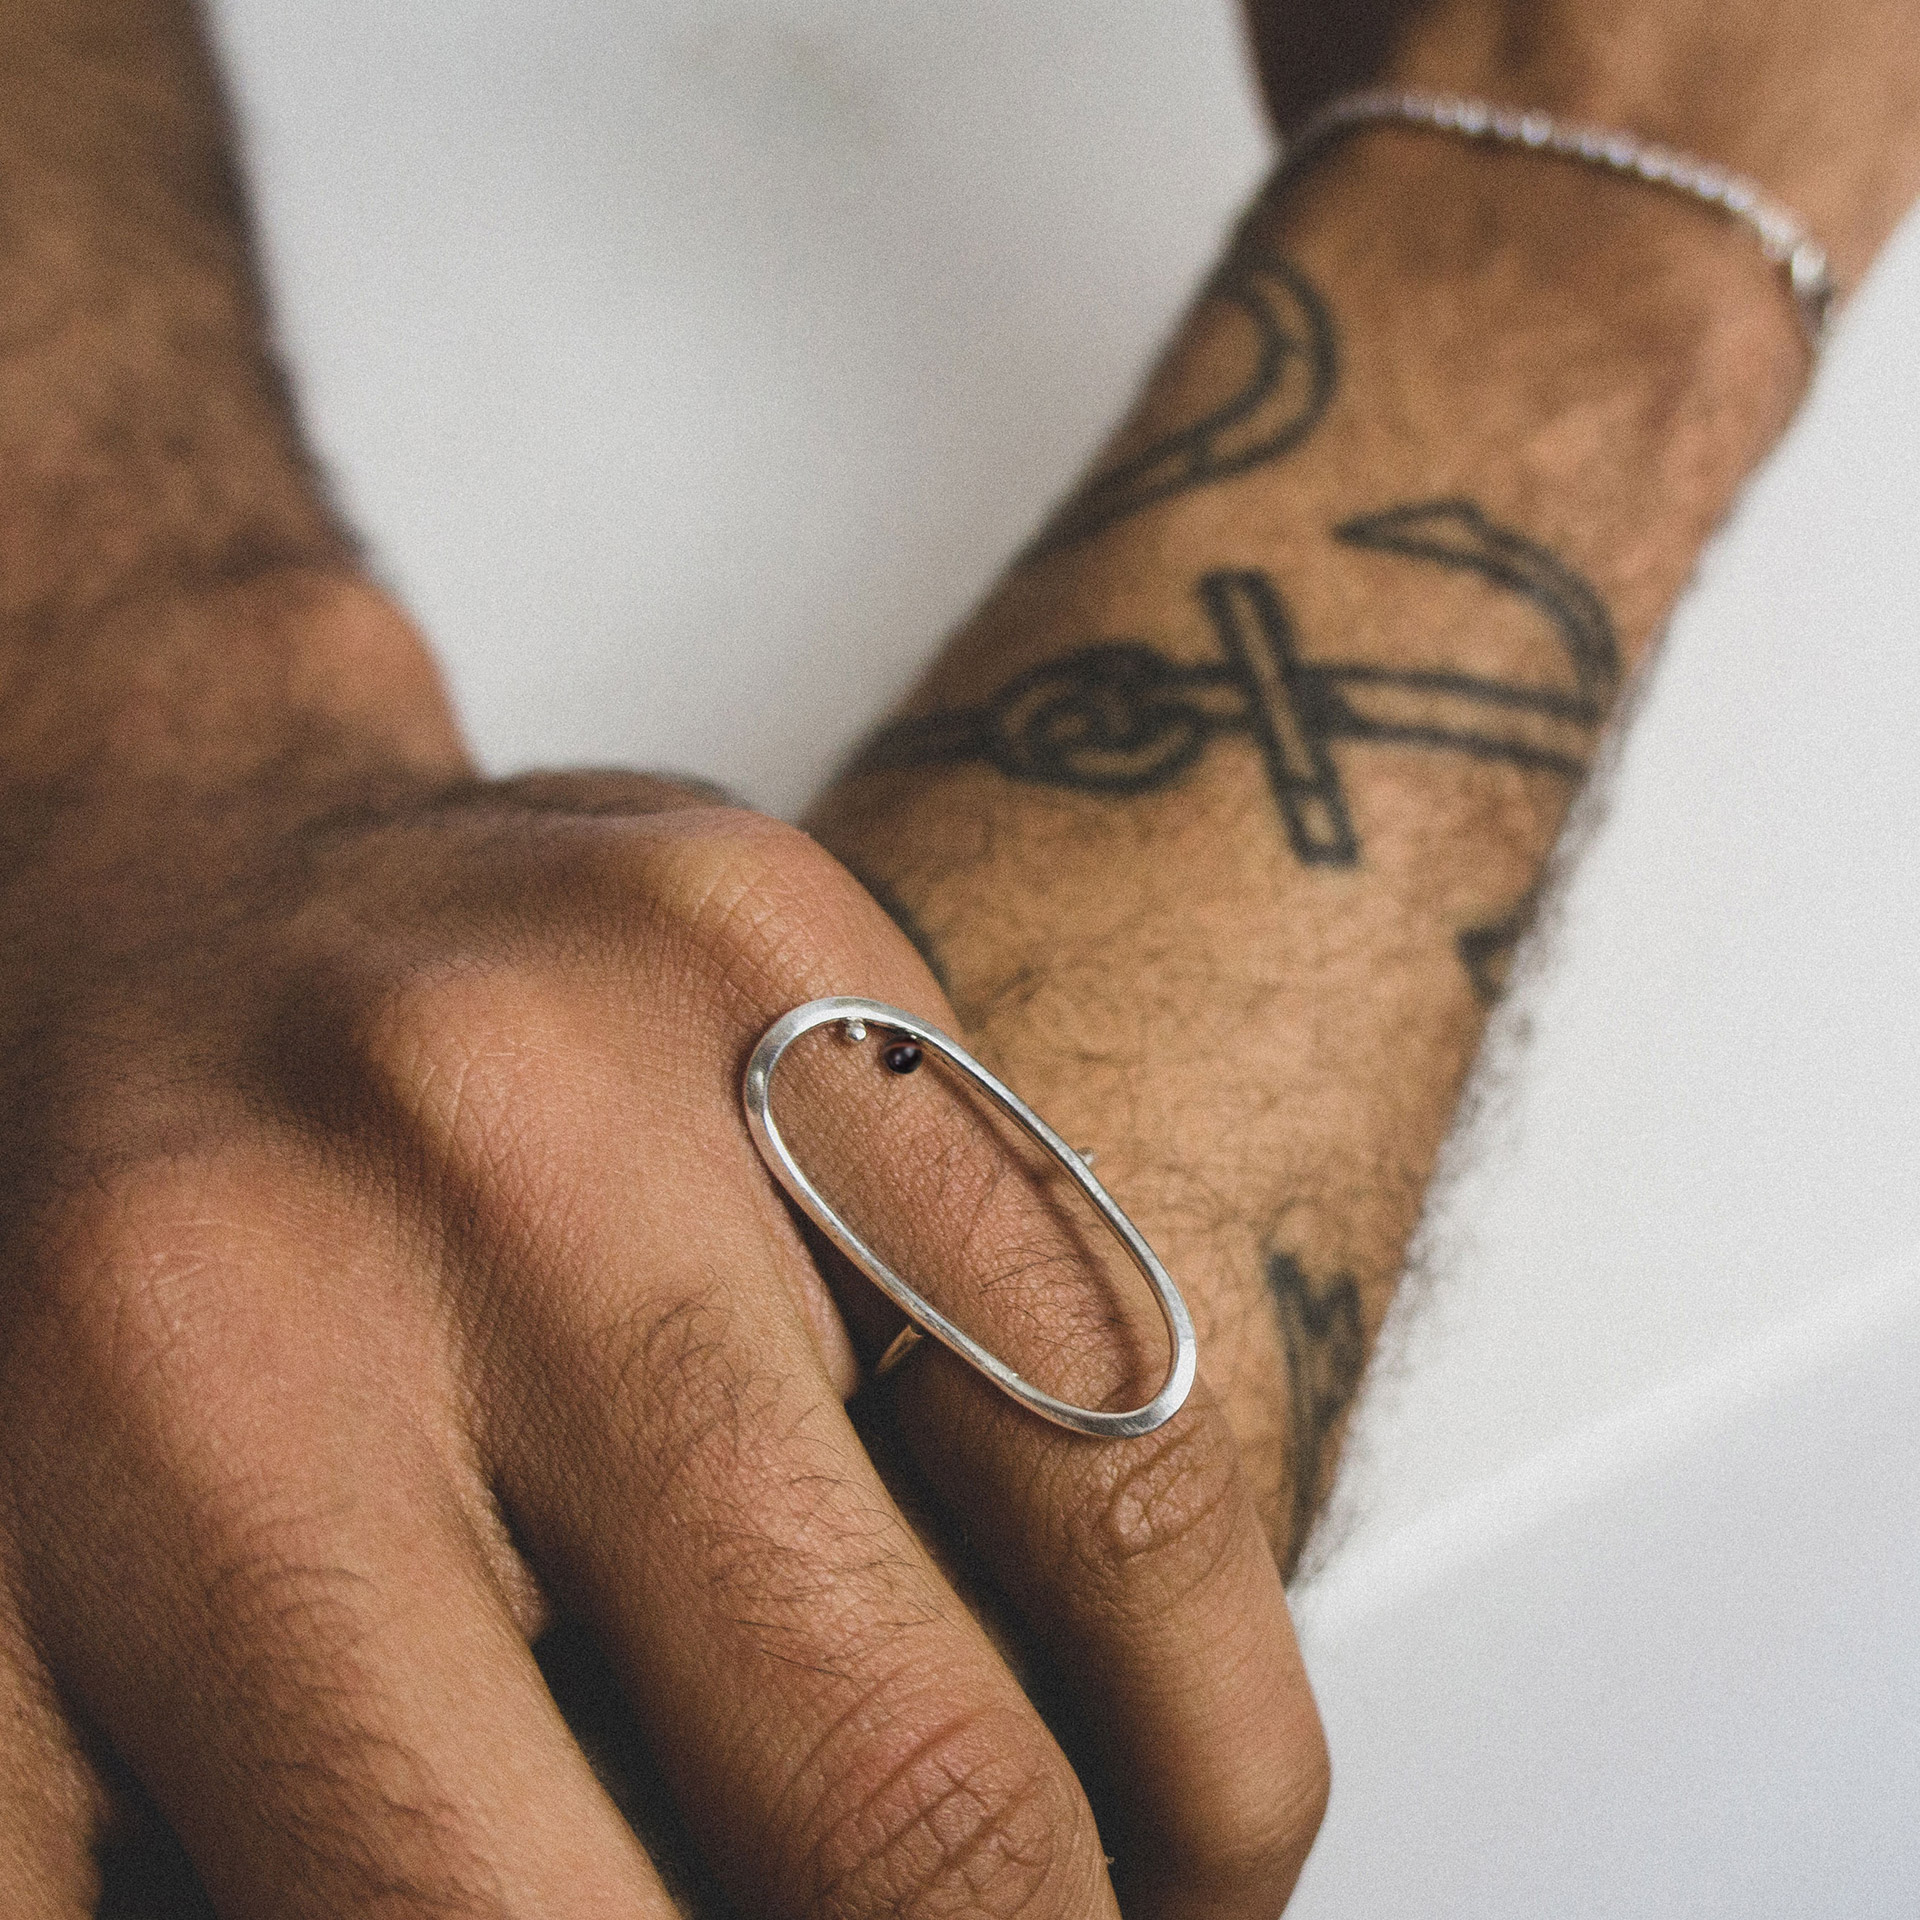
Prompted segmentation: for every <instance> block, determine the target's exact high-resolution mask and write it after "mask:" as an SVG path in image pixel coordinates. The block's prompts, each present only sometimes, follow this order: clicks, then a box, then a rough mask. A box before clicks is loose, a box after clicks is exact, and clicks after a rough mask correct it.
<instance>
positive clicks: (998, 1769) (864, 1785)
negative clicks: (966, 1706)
mask: <svg viewBox="0 0 1920 1920" xmlns="http://www.w3.org/2000/svg"><path fill="white" fill-rule="evenodd" d="M875 1760H876V1761H877V1763H878V1764H877V1767H876V1766H875V1763H874V1762H870V1763H869V1769H868V1777H867V1778H866V1779H865V1780H864V1781H861V1780H859V1778H858V1769H854V1770H852V1771H853V1772H854V1774H855V1779H854V1781H853V1783H852V1784H851V1786H850V1788H846V1789H843V1794H842V1798H841V1802H840V1807H839V1810H838V1811H837V1812H836V1813H835V1814H834V1816H833V1817H832V1818H831V1821H830V1824H828V1825H826V1826H825V1828H824V1830H823V1831H822V1833H821V1836H820V1838H819V1840H818V1842H817V1843H816V1844H815V1846H814V1847H813V1849H812V1851H811V1864H812V1869H813V1883H814V1884H813V1887H812V1890H811V1891H812V1899H811V1901H810V1902H809V1905H810V1906H811V1907H812V1908H813V1909H814V1910H821V1909H824V1910H825V1911H827V1912H830V1913H832V1914H835V1915H838V1916H845V1917H846V1920H855V1917H856V1916H859V1917H860V1920H864V1917H865V1916H867V1915H876V1916H877V1915H880V1914H886V1915H897V1916H901V1920H944V1917H945V1916H947V1915H959V1914H966V1915H970V1916H973V1915H991V1916H994V1917H995V1920H1025V1916H1029V1915H1034V1916H1037V1915H1040V1914H1047V1913H1053V1912H1058V1911H1063V1910H1071V1909H1072V1908H1074V1907H1075V1906H1076V1905H1077V1904H1078V1902H1077V1901H1076V1899H1075V1896H1076V1895H1079V1896H1081V1897H1082V1898H1083V1899H1084V1898H1085V1896H1086V1895H1088V1894H1089V1893H1090V1892H1091V1890H1092V1884H1093V1882H1094V1876H1095V1874H1096V1873H1097V1871H1098V1863H1099V1859H1100V1855H1099V1849H1098V1841H1097V1839H1096V1838H1094V1836H1093V1831H1092V1817H1091V1815H1090V1814H1089V1813H1088V1811H1087V1810H1086V1807H1085V1804H1084V1802H1082V1801H1081V1800H1080V1797H1079V1795H1078V1792H1077V1790H1075V1789H1074V1788H1073V1787H1072V1786H1071V1785H1070V1783H1069V1782H1068V1781H1067V1780H1066V1779H1065V1778H1064V1777H1063V1775H1062V1773H1061V1772H1060V1770H1058V1769H1057V1768H1056V1767H1054V1766H1051V1765H1049V1764H1048V1763H1047V1757H1046V1756H1045V1755H1043V1754H1039V1753H1036V1752H1034V1751H1032V1743H1031V1741H1029V1740H1028V1739H1026V1738H1024V1737H1023V1736H1022V1735H1021V1733H1020V1731H1019V1730H1017V1729H1013V1728H1010V1727H1009V1726H1008V1725H1007V1724H1006V1722H1005V1719H1004V1718H1003V1717H1002V1716H998V1715H993V1714H988V1713H980V1714H969V1715H964V1716H962V1717H960V1718H958V1719H955V1720H952V1721H950V1722H948V1723H947V1724H945V1725H943V1726H941V1727H939V1728H937V1729H935V1730H934V1731H933V1732H931V1733H929V1734H925V1735H922V1736H921V1737H919V1738H918V1739H916V1740H915V1741H913V1742H912V1743H911V1744H910V1745H909V1746H908V1747H907V1749H906V1750H905V1751H904V1752H896V1753H894V1754H892V1755H889V1756H880V1755H876V1756H875ZM876 1775H877V1777H876Z"/></svg>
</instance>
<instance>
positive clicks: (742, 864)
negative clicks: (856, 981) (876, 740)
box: [641, 814, 903, 1023]
mask: <svg viewBox="0 0 1920 1920" xmlns="http://www.w3.org/2000/svg"><path fill="white" fill-rule="evenodd" d="M713 818H718V819H720V820H723V821H724V822H725V825H724V827H723V828H721V829H720V830H716V831H706V832H702V833H699V834H687V835H684V836H676V837H671V838H662V839H661V840H660V841H659V842H658V843H657V844H655V845H653V846H650V847H649V848H647V849H645V850H643V852H642V855H641V857H642V858H643V859H645V860H646V861H647V862H648V866H649V879H650V886H651V890H652V893H653V897H654V898H655V900H656V901H657V902H658V904H659V906H660V907H661V909H662V911H663V913H664V915H665V918H666V919H667V921H668V922H669V924H670V925H671V926H672V928H673V929H674V930H675V932H676V934H677V936H678V938H679V939H680V941H681V942H682V943H683V945H684V947H685V950H686V952H687V955H688V959H689V963H690V964H691V965H692V966H693V967H694V968H695V969H696V971H697V972H698V973H699V974H700V975H701V976H702V977H703V978H704V979H705V980H706V981H707V982H708V984H709V985H710V986H711V987H712V989H713V990H714V991H715V992H716V994H717V995H718V997H719V998H720V999H721V1000H722V1001H724V1002H729V1003H731V1004H730V1005H729V1006H728V1008H727V1011H728V1012H729V1013H734V1014H743V1015H745V1016H746V1017H747V1018H749V1019H752V1020H754V1021H758V1022H762V1023H763V1022H764V1020H765V1019H766V1018H767V1017H770V1015H771V1014H772V1013H775V1012H778V1011H780V1010H781V1009H783V1008H785V1007H788V1006H791V1005H793V1004H794V1002H795V1001H796V1000H805V999H808V998H813V997H817V996H819V995H821V994H825V993H829V992H844V991H846V990H847V989H848V986H849V984H850V976H853V977H855V978H864V977H866V976H873V975H875V973H876V969H880V973H879V976H878V977H880V978H882V979H883V980H886V981H891V980H893V979H894V978H895V977H896V974H895V972H893V971H888V970H887V965H886V963H887V960H888V958H889V956H890V955H895V949H896V946H897V945H898V944H903V943H901V942H899V940H898V936H896V934H895V933H894V931H893V929H892V926H891V923H890V922H888V921H887V920H886V918H885V916H884V915H883V914H882V913H881V912H880V909H879V908H878V907H876V906H875V905H874V904H873V903H872V901H871V900H870V899H869V898H868V897H867V894H866V892H865V890H864V889H863V888H862V887H861V886H860V885H859V883H858V882H857V881H856V880H855V879H854V878H853V876H852V875H851V874H849V873H848V872H847V871H846V869H845V868H844V867H842V866H841V865H840V864H839V862H838V861H836V860H835V859H834V858H833V857H832V855H830V854H829V853H828V852H827V851H826V850H825V849H824V848H823V847H821V846H820V845H819V843H818V842H817V841H815V840H813V839H811V838H810V837H809V836H808V835H806V834H805V833H802V832H801V831H800V830H799V829H798V828H796V827H789V826H786V825H784V824H783V823H781V822H779V821H775V820H766V819H763V818H761V817H759V816H757V815H751V814H727V815H721V816H703V819H713ZM896 957H897V956H896Z"/></svg>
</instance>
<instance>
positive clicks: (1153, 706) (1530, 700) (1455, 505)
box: [852, 500, 1620, 867]
mask: <svg viewBox="0 0 1920 1920" xmlns="http://www.w3.org/2000/svg"><path fill="white" fill-rule="evenodd" d="M1338 537H1339V538H1340V539H1341V540H1343V541H1345V542H1346V543H1347V544H1348V545H1350V546H1357V547H1369V548H1373V549H1376V550H1378V551H1382V552H1388V553H1395V554H1401V555H1404V556H1406V557H1407V558H1410V559H1419V560H1427V561H1430V562H1433V563H1434V564H1436V565H1440V566H1446V567H1454V568H1461V569H1465V570H1467V571H1470V572H1474V573H1478V574H1480V575H1481V576H1482V577H1483V578H1485V579H1487V580H1488V581H1490V582H1491V583H1492V584H1493V585H1495V586H1498V587H1501V588H1504V589H1506V590H1508V591H1510V592H1514V593H1517V594H1519V595H1520V596H1521V597H1522V598H1524V599H1526V600H1528V601H1530V602H1531V603H1532V604H1533V605H1534V606H1536V607H1538V608H1539V609H1540V610H1541V611H1542V612H1543V613H1545V614H1546V616H1547V618H1548V620H1549V622H1550V623H1551V625H1552V628H1553V632H1554V635H1555V637H1556V639H1557V640H1558V642H1559V645H1560V650H1561V652H1562V654H1563V655H1564V658H1565V661H1566V664H1567V666H1568V667H1569V668H1570V669H1571V684H1569V683H1568V682H1567V681H1565V680H1562V681H1561V682H1560V683H1559V684H1558V685H1555V684H1550V683H1548V684H1537V685H1536V684H1528V683H1525V682H1519V681H1509V680H1495V679H1489V678H1487V677H1485V676H1482V675H1477V674H1469V673H1454V672H1451V671H1449V670H1447V669H1445V668H1422V669H1414V670H1400V669H1396V668H1390V667H1377V666H1371V665H1368V664H1366V663H1364V662H1350V663H1349V662H1322V661H1313V660H1303V659H1302V658H1301V657H1300V650H1299V646H1298V644H1297V641H1296V638H1295V634H1294V630H1293V623H1292V621H1291V619H1290V617H1289V615H1288V612H1287V609H1286V606H1285V603H1284V602H1283V601H1282V599H1281V597H1280V592H1279V589H1278V588H1277V587H1276V586H1275V585H1274V583H1273V581H1272V579H1271V577H1270V576H1269V575H1267V574H1265V573H1262V572H1260V571H1258V570H1257V569H1253V568H1243V569H1221V570H1218V571H1216V572H1213V573H1208V574H1205V575H1203V576H1202V577H1201V579H1200V580H1199V582H1198V583H1197V585H1196V587H1195V595H1196V598H1197V599H1198V601H1199V605H1200V608H1201V611H1202V613H1203V614H1204V615H1205V617H1206V620H1207V623H1208V625H1209V626H1210V627H1211V629H1212V631H1213V634H1214V637H1215V639H1216V640H1217V642H1218V644H1219V648H1220V653H1221V656H1222V657H1221V658H1220V659H1219V660H1217V661H1211V662H1202V663H1198V664H1184V663H1182V662H1179V661H1175V660H1171V659H1169V658H1168V657H1167V656H1166V655H1165V654H1163V653H1161V652H1159V651H1158V650H1157V649H1155V648H1153V647H1151V646H1149V645H1147V644H1146V643H1145V642H1144V641H1140V640H1106V641H1100V642H1097V643H1095V644H1094V645H1092V646H1085V647H1081V648H1078V649H1077V650H1076V651H1074V652H1072V653H1068V654H1064V655H1062V656H1061V657H1060V658H1059V659H1056V660H1049V661H1045V662H1043V663H1042V664H1041V665H1039V666H1036V667H1031V668H1029V669H1028V670H1027V671H1026V672H1024V673H1021V674H1019V675H1016V676H1015V678H1013V679H1012V680H1010V681H1008V682H1007V684H1006V685H1005V686H1004V687H1002V688H1001V689H1000V691H999V692H998V693H997V694H995V695H994V696H993V698H992V699H990V700H988V701H987V702H986V703H985V704H984V705H982V706H978V707H967V708H957V709H952V710H948V711H944V712H938V713H932V714H926V715H922V716H919V717H916V718H913V719H907V720H900V721H896V722H895V723H894V724H893V725H892V726H890V727H886V728H884V729H883V730H882V731H881V732H880V733H879V734H878V735H877V736H875V738H874V739H873V741H872V742H871V743H870V744H869V745H868V747H867V749H866V751H865V752H864V753H863V754H862V755H861V756H860V757H859V759H858V760H857V761H856V762H855V763H854V766H853V768H852V771H853V772H856V773H871V772H879V771H881V770H883V769H889V768H909V767H918V766H931V765H940V764H953V763H956V762H961V761H969V760H975V761H984V762H985V763H986V764H987V765H989V766H992V767H996V768H998V769H999V770H1000V771H1001V772H1002V773H1004V774H1006V775H1007V776H1008V777H1009V778H1010V779H1014V780H1028V781H1034V782H1037V783H1039V784H1042V785H1046V786H1054V787H1064V788H1068V789H1071V790H1073V791H1076V792H1081V793H1098V794H1110V795H1115V796H1124V795H1128V794H1140V793H1151V792H1154V791H1157V790H1158V789H1160V788H1163V787H1167V786H1171V785H1172V784H1173V783H1174V782H1175V781H1177V780H1179V779H1180V778H1181V777H1182V776H1183V775H1184V774H1185V773H1186V772H1187V771H1188V770H1189V769H1190V768H1192V767H1193V766H1194V765H1195V764H1196V763H1197V762H1198V761H1199V759H1200V758H1201V756H1202V755H1203V754H1204V753H1205V752H1206V750H1207V748H1208V746H1209V745H1210V744H1211V743H1212V742H1213V741H1214V740H1215V739H1217V738H1219V737H1220V736H1222V735H1225V734H1237V735H1243V736H1250V737H1251V738H1252V740H1253V743H1254V745H1255V746H1256V747H1257V748H1258V749H1259V752H1260V756H1261V759H1262V760H1263V761H1264V763H1265V768H1266V776H1267V784H1268V787H1269V788H1270V789H1271V791H1272V793H1273V797H1274V800H1275V803H1276V804H1277V805H1278V807H1279V809H1280V815H1281V819H1282V822H1283V823H1284V825H1285V828H1286V833H1287V840H1288V843H1289V844H1290V845H1291V847H1292V848H1293V851H1294V853H1295V855H1296V856H1297V857H1298V858H1299V859H1301V860H1303V861H1305V862H1306V863H1307V864H1308V865H1311V866H1327V867H1351V866H1354V865H1356V864H1357V863H1358V861H1359V858H1360V842H1359V837H1358V834H1357V833H1356V831H1355V828H1354V823H1353V816H1352V812H1351V809H1350V808H1349V806H1348V802H1347V795H1346V788H1345V784H1344V782H1343V781H1342V778H1341V773H1340V767H1339V764H1338V762H1337V761H1336V760H1335V758H1334V756H1333V751H1332V749H1333V745H1334V743H1335V742H1337V741H1344V740H1354V741H1369V742H1373V743H1375V744H1378V745H1382V746H1401V747H1416V748H1422V749H1425V750H1428V751H1437V752H1446V753H1458V754H1463V755H1465V756H1467V757H1468V758H1470V759H1475V760H1486V761H1499V762H1504V763H1506V764H1507V765H1509V766H1516V767H1522V768H1526V769H1528V770H1530V771H1534V772H1539V773H1546V774H1550V775H1553V776H1554V777H1556V778H1559V779H1564V780H1570V781H1571V780H1578V779H1579V778H1580V777H1581V776H1582V775H1583V774H1584V773H1585V772H1586V768H1587V759H1588V754H1589V751H1590V749H1591V746H1592V741H1593V734H1594V731H1595V729H1596V728H1598V726H1599V725H1600V723H1601V721H1602V720H1603V719H1604V718H1605V717H1606V709H1607V702H1608V698H1609V697H1610V695H1611V694H1612V692H1613V690H1614V687H1615V686H1616V685H1617V683H1618V680H1619V672H1620V666H1619V648H1618V645H1617V643H1616V641H1615V638H1614V632H1613V623H1612V621H1611V620H1610V619H1609V618H1608V616H1607V611H1606V608H1605V607H1604V606H1603V605H1602V603H1601V601H1600V598H1599V596H1598V595H1597V594H1596V593H1595V592H1594V591H1593V589H1592V588H1591V587H1589V586H1588V585H1587V584H1586V582H1585V581H1583V580H1581V579H1580V578H1579V576H1578V575H1577V574H1575V573H1573V572H1572V571H1571V569H1569V568H1568V567H1567V566H1566V565H1565V564H1564V563H1563V562H1561V561H1560V560H1558V559H1557V558H1555V556H1554V555H1553V554H1551V553H1549V552H1548V551H1547V550H1546V549H1545V548H1544V547H1542V546H1540V545H1539V544H1538V543H1537V542H1535V541H1532V540H1529V539H1528V538H1527V537H1526V536H1525V535H1524V534H1520V533H1515V532H1514V531H1512V529H1510V528H1506V527H1500V526H1496V525H1495V524H1494V523H1493V522H1492V521H1490V520H1488V519H1487V517H1486V516H1485V515H1484V514H1483V513H1481V511H1480V510H1479V508H1477V507H1475V506H1473V505H1472V504H1471V503H1470V502H1467V501H1459V500H1441V501H1433V502H1429V503H1426V504H1423V505H1417V506H1410V507H1400V508H1396V509H1394V510H1393V511H1392V512H1390V513H1384V514H1377V515H1370V516H1367V517H1365V518H1362V519H1359V520H1352V521H1348V522H1347V523H1346V524H1345V525H1344V526H1342V527H1341V528H1340V529H1338Z"/></svg>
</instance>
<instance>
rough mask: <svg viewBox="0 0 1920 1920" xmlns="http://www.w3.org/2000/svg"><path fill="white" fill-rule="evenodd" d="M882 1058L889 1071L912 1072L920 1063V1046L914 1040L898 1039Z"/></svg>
mask: <svg viewBox="0 0 1920 1920" xmlns="http://www.w3.org/2000/svg"><path fill="white" fill-rule="evenodd" d="M880 1058H881V1059H882V1060H883V1061H885V1063H886V1068H887V1071H888V1072H889V1073H911V1072H912V1071H913V1070H914V1068H915V1067H917V1066H918V1065H919V1064H920V1048H919V1045H918V1043H917V1042H915V1041H912V1040H896V1041H895V1042H894V1043H893V1045H892V1046H890V1047H889V1048H888V1049H887V1050H886V1052H885V1053H883V1054H882V1055H881V1056H880Z"/></svg>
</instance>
